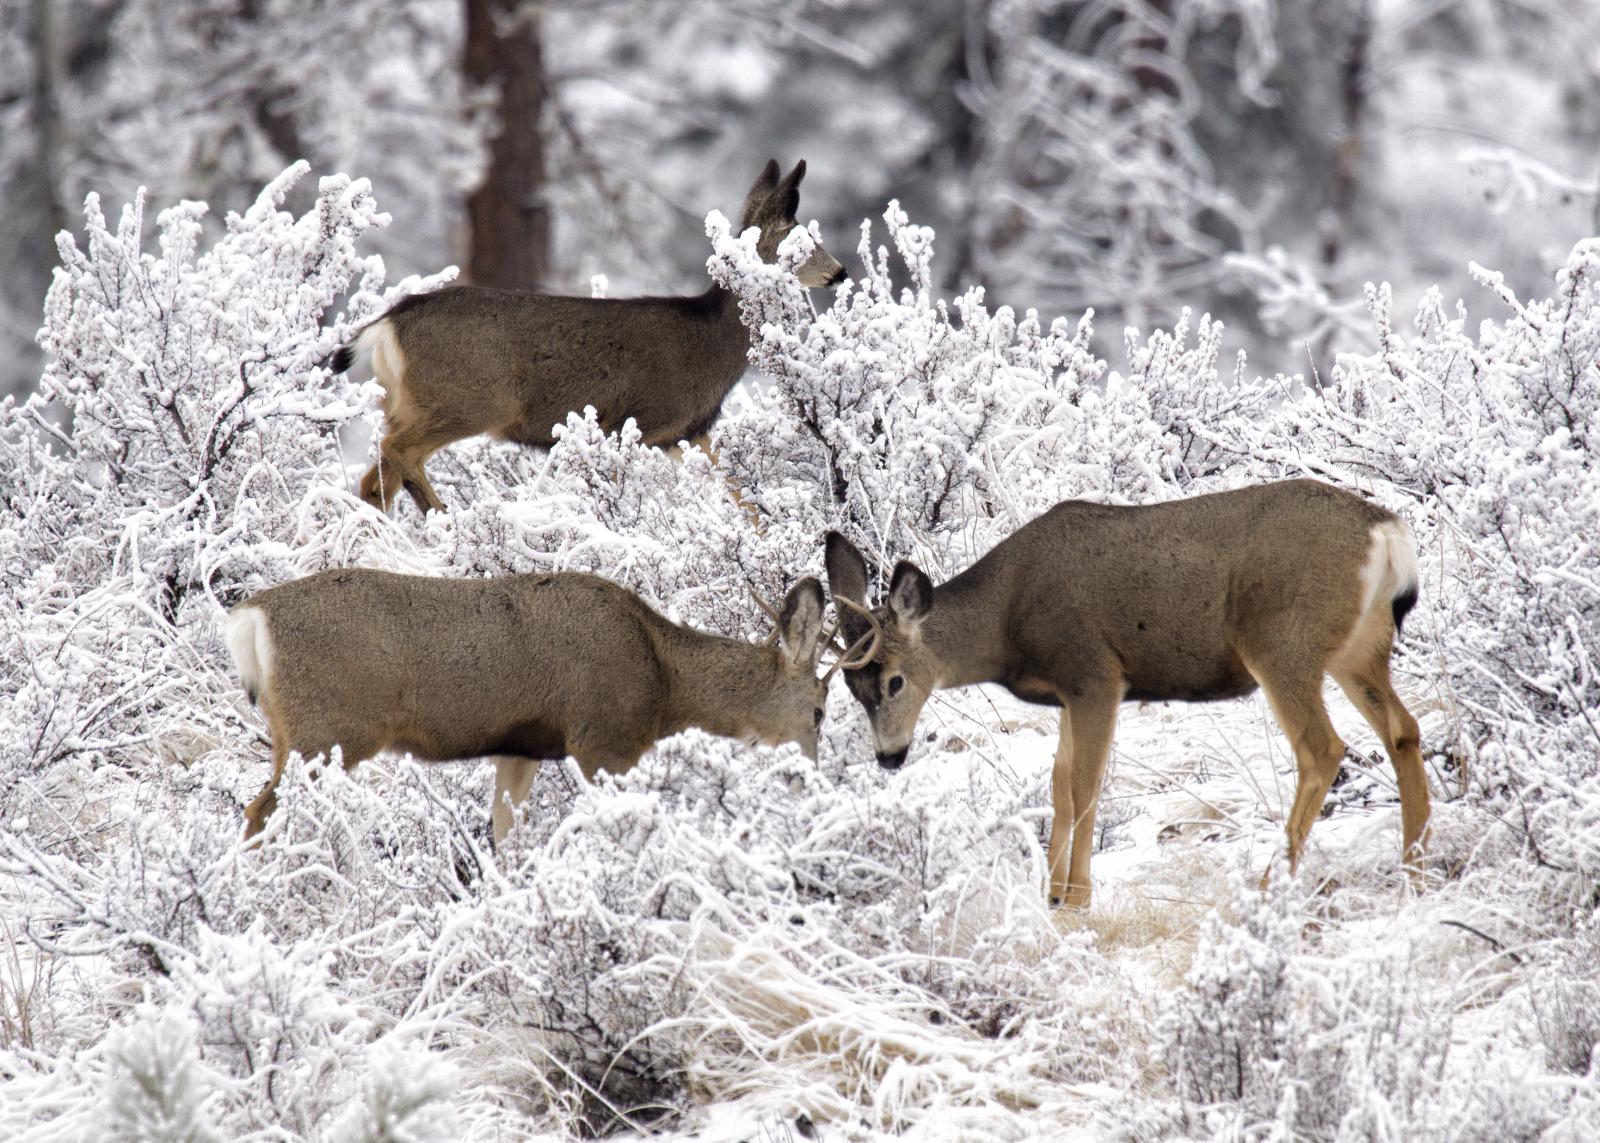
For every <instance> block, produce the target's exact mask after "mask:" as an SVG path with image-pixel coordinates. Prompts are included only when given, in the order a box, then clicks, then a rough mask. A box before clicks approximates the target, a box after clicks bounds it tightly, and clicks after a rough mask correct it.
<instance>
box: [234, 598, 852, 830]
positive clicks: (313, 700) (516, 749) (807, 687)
mask: <svg viewBox="0 0 1600 1143" xmlns="http://www.w3.org/2000/svg"><path fill="white" fill-rule="evenodd" d="M825 608H826V600H825V599H824V597H823V594H822V586H821V584H819V583H818V582H817V581H816V580H815V579H813V578H811V577H809V576H807V577H806V578H805V579H802V580H801V581H800V582H799V583H797V584H796V585H795V586H794V587H793V588H792V589H791V590H790V592H789V594H788V596H787V597H786V598H785V600H784V602H783V606H782V608H781V609H776V610H774V609H769V611H770V612H771V614H772V615H773V616H774V619H775V621H776V630H775V631H774V632H773V634H772V636H771V637H770V638H769V639H768V640H767V641H766V642H765V643H761V644H751V643H745V642H743V641H741V640H738V639H726V638H723V637H721V636H718V635H711V634H707V633H705V632H702V631H696V630H694V629H693V628H690V627H684V626H682V625H680V624H677V623H673V622H671V621H670V620H668V619H665V618H663V617H662V616H661V615H659V614H657V613H656V612H655V611H654V610H652V609H651V608H650V607H649V606H648V605H647V604H646V603H645V602H644V601H643V600H641V599H640V598H639V597H638V596H636V595H634V594H633V593H632V592H631V591H628V590H627V589H625V588H622V587H619V586H618V585H616V584H614V583H612V582H611V581H610V580H606V579H601V578H600V577H599V576H593V575H585V574H582V573H577V572H560V573H553V574H535V575H513V576H500V577H496V578H492V579H471V580H461V579H443V578H435V577H428V576H410V575H396V574H393V573H391V572H383V571H374V570H370V569H366V568H344V569H338V570H333V571H325V572H319V573H318V574H316V575H311V576H307V577H306V578H304V579H299V580H295V581H293V582H291V583H286V584H282V585H280V586H278V587H273V588H269V589H267V590H266V591H263V592H260V593H258V594H256V595H254V596H252V597H251V598H250V599H248V600H246V601H245V602H244V603H242V604H240V605H239V606H237V607H235V608H234V609H233V610H232V611H231V612H230V613H229V615H228V627H227V639H228V649H229V650H230V651H231V652H232V654H233V659H234V663H235V664H236V666H237V668H238V671H239V675H240V677H241V678H242V679H243V682H244V686H245V691H246V692H247V693H248V694H249V695H250V698H251V700H252V701H253V702H256V703H259V704H260V707H261V710H262V712H263V713H264V714H265V716H266V720H267V727H268V729H269V731H270V733H271V737H272V777H271V779H270V780H269V781H268V782H267V784H266V787H265V788H264V789H263V790H262V791H261V793H260V795H259V796H257V797H256V799H255V800H254V801H253V802H251V803H250V806H249V808H248V809H247V810H246V811H245V821H246V829H245V837H246V838H250V837H254V836H255V835H256V834H257V833H259V832H260V831H261V828H262V825H263V823H264V822H265V821H266V818H267V816H268V815H269V814H270V813H272V810H273V807H274V805H276V803H277V792H276V791H277V787H278V780H279V778H280V777H281V775H282V773H283V764H284V760H285V759H286V758H287V757H288V755H289V752H290V751H291V750H294V751H299V752H300V753H301V754H302V755H304V756H306V757H308V758H309V757H311V756H312V755H315V754H326V753H328V752H329V751H331V750H332V749H333V748H334V747H335V746H338V747H339V748H340V749H341V751H342V754H343V758H344V765H345V768H346V769H351V768H353V767H354V766H355V765H356V764H357V763H359V762H361V761H363V760H365V759H367V758H370V757H372V755H374V754H376V753H378V752H379V751H380V750H396V751H407V752H409V753H411V754H414V755H416V756H417V757H419V758H422V759H426V760H429V761H451V760H458V759H469V758H481V757H493V758H494V759H495V791H494V804H493V807H492V814H491V817H492V820H493V824H494V837H495V840H496V841H497V842H498V841H501V840H503V839H504V838H505V835H506V831H507V830H508V829H510V827H511V821H512V808H513V807H515V806H517V805H520V804H521V803H522V802H523V800H524V799H525V798H526V797H527V795H528V790H529V788H530V787H531V785H532V784H533V778H534V775H535V773H536V772H537V766H538V763H539V762H540V761H548V760H551V759H558V758H565V757H568V756H571V757H573V758H575V759H576V760H577V762H578V765H579V767H580V768H581V769H582V770H583V773H584V776H585V777H586V778H589V779H591V780H592V779H593V778H594V775H595V774H596V773H597V772H598V771H600V770H601V769H608V770H611V771H612V772H613V773H621V772H622V771H624V770H626V769H628V768H629V767H631V766H632V765H633V764H634V762H636V761H637V760H638V758H639V756H640V755H641V754H642V753H644V751H645V750H646V749H648V748H649V747H650V746H651V745H652V744H653V743H654V742H656V741H657V740H658V739H661V738H664V737H666V736H667V735H669V734H675V733H677V732H678V731H680V730H683V729H685V728H687V727H691V726H694V727H699V728H700V729H702V730H706V731H709V732H710V733H712V734H721V735H726V736H729V737H732V738H739V739H743V740H745V741H747V742H757V741H759V742H766V743H770V744H777V743H782V742H794V743H798V744H799V746H800V748H801V749H802V750H803V751H804V752H805V753H806V755H807V757H810V758H815V757H816V753H817V731H818V728H819V727H820V726H821V725H822V715H823V708H824V703H825V696H826V694H827V688H828V680H829V679H830V678H831V677H832V675H833V672H834V671H836V670H838V669H839V668H840V667H841V666H849V665H851V664H852V663H853V662H857V661H860V660H859V652H860V650H861V648H860V647H859V646H858V647H856V648H853V649H849V650H846V651H845V652H844V657H843V658H841V659H840V660H839V661H838V662H836V663H835V664H834V665H833V666H832V667H831V668H829V670H828V672H827V673H826V674H824V675H823V676H822V678H820V679H819V678H817V677H816V664H817V658H818V655H819V652H820V650H821V647H822V645H823V643H824V642H825V641H827V639H828V638H829V637H828V636H827V635H825V634H824V633H823V630H822V621H823V613H824V610H825ZM852 656H856V658H852Z"/></svg>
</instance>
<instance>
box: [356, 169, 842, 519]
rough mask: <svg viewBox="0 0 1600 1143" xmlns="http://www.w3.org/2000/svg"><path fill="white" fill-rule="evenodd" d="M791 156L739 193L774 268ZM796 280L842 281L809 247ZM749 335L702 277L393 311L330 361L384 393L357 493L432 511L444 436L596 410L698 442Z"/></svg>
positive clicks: (545, 441)
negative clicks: (694, 288) (364, 367)
mask: <svg viewBox="0 0 1600 1143" xmlns="http://www.w3.org/2000/svg"><path fill="white" fill-rule="evenodd" d="M805 174H806V164H805V161H804V160H801V161H800V162H799V163H797V164H796V165H795V168H794V169H793V170H792V171H790V172H789V173H788V174H787V175H784V176H783V177H782V178H779V168H778V164H777V163H776V162H770V161H769V162H768V163H767V165H766V168H765V169H764V170H763V171H762V172H761V177H760V178H758V179H757V180H756V182H755V185H754V186H752V187H751V188H750V193H749V194H748V196H747V197H746V198H745V202H744V210H743V212H742V214H741V215H740V228H741V230H748V229H750V228H751V227H755V228H757V229H759V230H760V232H761V236H760V238H759V240H758V241H757V244H756V249H757V251H758V252H759V253H760V255H761V257H762V258H763V259H765V260H766V261H768V262H776V261H777V258H778V247H779V245H780V244H781V243H782V242H783V240H784V239H785V238H786V237H787V236H788V235H789V232H790V231H791V230H793V229H794V228H795V226H796V225H797V224H796V221H795V212H796V211H797V210H799V209H800V183H801V180H802V179H804V178H805ZM797 276H798V277H799V279H800V282H801V284H802V285H805V286H810V287H813V288H816V287H821V286H829V285H832V284H834V283H835V282H839V281H842V280H843V279H844V277H845V270H844V267H843V266H841V265H840V264H839V263H838V262H837V261H836V260H834V258H833V257H832V256H831V255H829V253H828V252H827V251H826V250H824V249H823V248H822V247H821V246H820V245H818V246H817V247H816V248H815V249H814V250H813V251H812V253H811V255H810V257H809V258H807V260H806V261H805V263H804V264H803V265H802V266H801V267H800V269H799V271H798V274H797ZM749 350H750V335H749V332H748V331H747V330H746V329H745V326H744V322H743V321H742V320H741V318H740V316H739V299H738V298H737V297H736V296H735V295H734V293H733V292H732V291H731V290H728V289H726V288H724V287H723V286H719V285H717V284H715V283H713V284H712V285H711V287H710V289H708V290H706V291H705V292H704V293H702V294H697V295H694V296H692V297H642V298H578V297H558V296H554V295H549V294H538V293H529V292H524V291H517V290H496V289H489V288H486V287H482V286H450V287H447V288H445V289H442V290H435V291H433V292H432V293H427V294H417V295H414V296H412V297H409V298H405V299H402V300H401V301H399V302H397V303H395V304H394V305H393V306H391V307H390V308H389V310H388V312H386V313H385V314H384V315H383V316H382V317H380V318H378V319H377V320H376V321H374V322H372V323H370V324H369V325H367V326H366V327H365V328H364V329H362V331H361V333H360V334H359V335H358V336H357V337H356V339H355V341H354V342H353V343H351V344H350V345H347V346H345V347H343V348H342V349H340V350H339V351H338V352H337V353H335V354H334V356H333V359H332V367H333V369H334V371H335V372H338V373H342V372H344V371H345V370H346V369H349V368H350V366H351V365H352V364H353V363H354V362H355V359H356V356H357V354H359V353H362V352H369V353H370V354H371V357H372V370H373V374H374V376H375V377H376V378H377V381H378V384H379V385H380V386H382V388H383V391H384V398H383V401H384V405H383V409H384V421H385V433H384V436H383V440H382V441H381V443H380V444H379V449H378V453H379V455H378V462H377V463H376V464H374V465H373V466H372V467H371V468H370V469H368V471H367V473H366V475H365V476H364V477H363V478H362V480H361V498H362V499H363V500H365V501H366V502H367V503H369V504H371V505H373V506H375V507H377V508H379V509H380V510H382V511H385V512H387V511H388V510H389V505H390V503H391V502H392V501H393V500H394V498H395V497H396V496H397V495H398V494H399V492H400V490H401V489H402V488H404V489H405V490H406V492H408V493H409V494H410V496H411V498H412V500H414V501H415V502H416V504H417V507H418V508H420V509H421V510H423V511H425V512H426V511H429V510H432V511H443V509H444V503H443V501H441V500H440V499H439V496H438V494H437V493H435V492H434V490H433V485H431V484H430V483H429V482H428V477H427V474H426V473H425V472H424V471H423V465H424V463H425V462H426V461H427V459H428V458H429V457H430V456H432V455H433V454H434V453H435V452H437V451H438V450H439V449H441V448H443V447H444V446H445V445H448V444H450V443H452V442H453V441H459V440H464V439H466V438H467V437H474V436H479V435H482V434H485V433H487V434H488V435H489V436H492V437H497V438H499V439H501V440H507V441H514V442H517V443H519V444H525V445H535V446H539V447H542V448H549V447H550V446H551V445H552V444H554V443H555V437H554V434H553V432H552V429H553V426H555V425H557V424H559V423H560V422H562V421H563V420H565V418H566V415H567V414H568V413H569V412H582V411H583V409H584V408H585V407H586V406H590V405H592V406H594V409H595V411H596V413H597V414H598V416H599V419H600V424H601V426H602V427H604V428H605V429H606V430H607V431H615V430H617V429H619V428H621V427H622V424H623V422H624V421H626V420H627V419H628V418H629V417H632V418H633V419H634V421H635V423H637V425H638V426H639V431H640V433H641V434H642V435H643V438H644V442H645V443H646V444H651V445H659V446H662V447H671V446H674V445H676V444H678V442H680V441H685V440H689V441H696V442H697V443H704V438H705V435H706V433H708V432H709V431H710V429H711V426H712V425H713V424H714V423H716V420H717V418H718V416H719V415H720V414H721V411H722V403H723V400H724V399H725V398H726V397H727V395H728V393H729V392H730V391H731V390H732V389H733V387H734V386H735V385H736V384H738V382H739V378H740V377H742V376H743V375H744V371H745V367H746V364H747V359H748V355H749Z"/></svg>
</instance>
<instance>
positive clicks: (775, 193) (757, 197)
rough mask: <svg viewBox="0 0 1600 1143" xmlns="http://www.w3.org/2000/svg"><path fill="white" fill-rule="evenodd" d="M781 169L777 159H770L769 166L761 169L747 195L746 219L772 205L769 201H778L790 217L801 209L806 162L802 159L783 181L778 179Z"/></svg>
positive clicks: (782, 209) (777, 203)
mask: <svg viewBox="0 0 1600 1143" xmlns="http://www.w3.org/2000/svg"><path fill="white" fill-rule="evenodd" d="M780 169H781V168H779V166H778V160H777V159H768V160H767V165H766V166H765V167H762V168H761V174H760V175H759V176H758V177H757V178H756V181H755V184H754V185H753V186H751V188H750V193H749V194H747V195H745V199H744V215H745V218H747V219H748V218H750V217H751V215H752V214H753V213H754V211H755V209H756V207H758V206H763V205H772V203H771V202H770V201H769V200H772V199H776V205H777V206H778V207H779V209H780V210H781V211H782V213H783V214H785V215H787V216H789V217H793V216H794V212H795V211H797V210H799V209H800V182H801V180H803V179H804V178H805V177H806V161H805V160H804V159H801V160H800V161H799V162H798V163H796V164H795V165H794V170H792V171H790V172H789V173H788V174H787V175H784V176H783V177H782V178H781V179H780V178H779V177H778V175H779V171H780Z"/></svg>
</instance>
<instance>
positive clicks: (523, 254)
mask: <svg viewBox="0 0 1600 1143" xmlns="http://www.w3.org/2000/svg"><path fill="white" fill-rule="evenodd" d="M466 5H467V36H466V52H465V58H464V59H463V60H462V68H463V70H464V71H465V72H466V76H467V79H468V80H469V81H470V82H472V83H474V84H478V85H481V86H488V87H492V88H495V89H497V94H498V110H499V116H498V117H499V132H498V134H496V135H495V137H494V139H493V140H492V142H491V144H490V151H489V167H488V170H487V171H485V172H484V178H483V184H482V185H481V186H479V187H478V189H477V190H476V191H474V192H473V193H472V196H471V197H470V198H469V199H468V200H467V223H468V227H469V229H470V232H471V235H470V238H469V239H468V241H469V243H470V249H469V250H468V252H467V267H466V270H467V272H466V276H467V278H468V279H469V280H471V281H472V282H475V283H476V284H478V285H480V286H499V287H502V288H505V289H520V290H530V289H537V288H538V286H539V285H540V283H541V282H542V281H543V279H544V277H545V274H546V273H547V272H548V270H549V267H550V210H549V207H548V206H547V205H546V203H545V200H544V182H545V156H544V134H543V123H542V120H543V117H544V104H545V97H546V89H545V77H544V62H543V56H542V53H541V48H540V43H539V26H538V21H537V19H536V18H535V17H532V16H523V17H521V18H518V19H516V20H515V22H513V21H512V16H513V13H514V12H515V11H516V9H517V7H518V0H466Z"/></svg>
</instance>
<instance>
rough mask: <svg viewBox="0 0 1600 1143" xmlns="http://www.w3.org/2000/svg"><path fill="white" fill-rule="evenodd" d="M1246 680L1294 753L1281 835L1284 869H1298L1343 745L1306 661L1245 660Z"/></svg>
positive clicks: (1316, 673) (1315, 672) (1316, 670)
mask: <svg viewBox="0 0 1600 1143" xmlns="http://www.w3.org/2000/svg"><path fill="white" fill-rule="evenodd" d="M1245 665H1246V667H1248V668H1249V670H1250V673H1251V675H1253V676H1254V677H1255V680H1256V681H1257V682H1258V683H1260V684H1261V689H1262V690H1263V691H1264V692H1265V693H1266V696H1267V702H1268V703H1269V704H1270V705H1271V707H1272V714H1273V717H1275V718H1276V719H1277V720H1278V725H1279V726H1280V727H1282V728H1283V733H1284V734H1285V735H1286V736H1287V737H1288V739H1289V745H1290V746H1291V747H1293V749H1294V759H1295V769H1296V770H1297V772H1298V775H1297V780H1296V782H1295V791H1294V804H1293V806H1291V807H1290V809H1289V818H1288V821H1286V822H1285V823H1284V832H1285V833H1286V835H1287V836H1288V842H1289V868H1290V870H1291V871H1292V870H1294V869H1296V868H1298V866H1299V864H1300V855H1301V853H1302V852H1304V849H1305V843H1306V835H1307V834H1309V833H1310V832H1311V824H1312V823H1313V822H1315V821H1316V820H1317V815H1318V814H1319V813H1320V812H1321V811H1322V803H1323V801H1324V800H1326V798H1327V796H1328V787H1330V786H1331V785H1333V779H1334V777H1335V776H1337V775H1338V773H1339V766H1340V764H1341V763H1342V762H1343V760H1344V741H1343V739H1341V738H1340V737H1339V735H1338V732H1337V731H1335V730H1334V729H1333V723H1332V722H1330V721H1329V719H1328V708H1327V707H1326V706H1325V705H1323V702H1322V669H1321V668H1320V667H1317V666H1311V665H1310V664H1309V662H1308V661H1307V660H1306V658H1305V657H1298V656H1297V657H1294V658H1288V659H1285V658H1277V659H1271V658H1269V659H1264V660H1261V661H1254V662H1253V661H1250V660H1248V659H1247V660H1246V662H1245Z"/></svg>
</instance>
